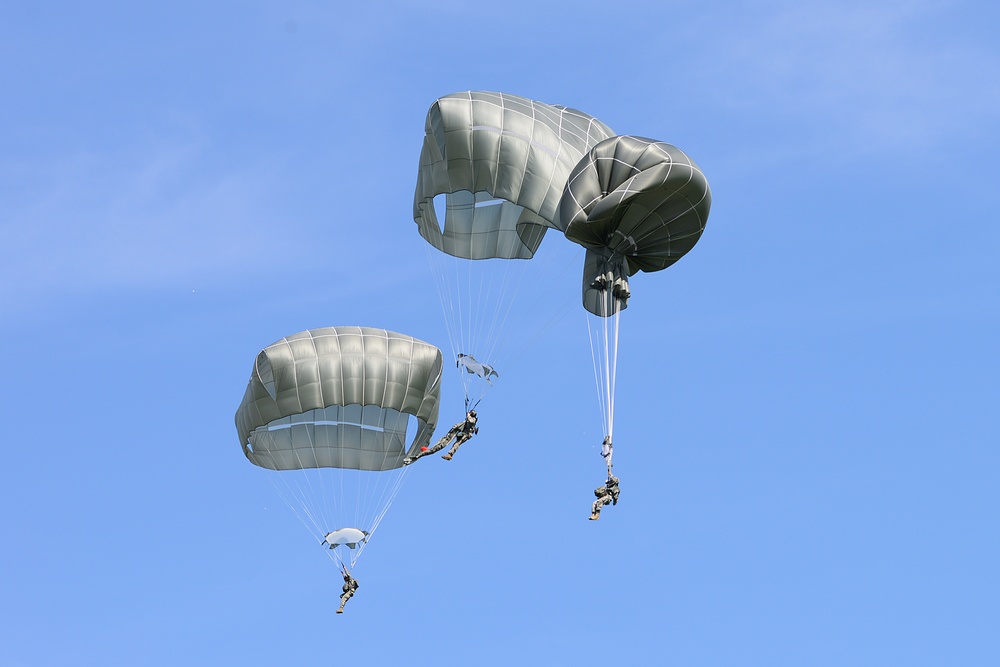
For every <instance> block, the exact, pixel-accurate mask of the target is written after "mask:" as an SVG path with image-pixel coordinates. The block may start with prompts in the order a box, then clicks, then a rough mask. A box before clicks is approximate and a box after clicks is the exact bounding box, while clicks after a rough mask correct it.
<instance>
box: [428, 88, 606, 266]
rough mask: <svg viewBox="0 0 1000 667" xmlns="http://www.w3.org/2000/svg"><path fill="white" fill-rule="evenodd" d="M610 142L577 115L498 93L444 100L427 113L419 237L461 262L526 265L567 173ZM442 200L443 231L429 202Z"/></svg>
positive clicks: (597, 125) (597, 124) (598, 126)
mask: <svg viewBox="0 0 1000 667" xmlns="http://www.w3.org/2000/svg"><path fill="white" fill-rule="evenodd" d="M613 135H614V132H613V131H612V130H611V128H609V127H608V126H607V125H605V124H604V123H602V122H601V121H599V120H597V119H596V118H594V117H593V116H589V115H587V114H585V113H583V112H581V111H577V110H575V109H569V108H567V107H564V106H558V105H552V104H545V103H543V102H536V101H534V100H529V99H526V98H524V97H518V96H517V95H510V94H507V93H491V92H484V91H469V92H464V93H455V94H452V95H447V96H445V97H442V98H441V99H439V100H437V101H436V102H434V104H432V105H431V108H430V110H429V111H428V112H427V123H426V128H425V135H424V145H423V149H422V150H421V152H420V168H419V172H418V174H417V188H416V193H415V194H414V201H413V218H414V220H416V222H417V226H418V229H419V231H420V235H421V236H423V237H424V238H425V239H426V240H427V241H428V242H429V243H430V244H431V245H433V246H434V247H435V248H437V249H438V250H441V251H443V252H446V253H448V254H449V255H453V256H455V257H461V258H464V259H490V258H494V257H498V258H503V259H528V258H530V257H532V256H533V255H534V253H535V250H537V248H538V245H539V244H540V243H541V242H542V238H543V236H544V234H545V229H546V228H547V227H555V226H557V225H556V215H557V209H558V206H559V198H560V197H561V196H562V191H563V187H564V186H565V184H566V180H567V178H568V177H569V175H570V172H571V171H572V169H573V167H574V166H575V165H576V164H577V162H579V161H580V159H581V158H582V157H583V156H584V155H585V154H586V153H587V151H588V150H590V148H591V147H593V146H595V145H596V144H597V143H598V142H600V141H602V140H604V139H607V138H608V137H611V136H613ZM442 194H443V195H446V202H445V220H444V226H443V227H442V226H441V224H440V221H439V220H438V215H437V212H436V211H435V209H434V198H435V197H436V196H438V195H442Z"/></svg>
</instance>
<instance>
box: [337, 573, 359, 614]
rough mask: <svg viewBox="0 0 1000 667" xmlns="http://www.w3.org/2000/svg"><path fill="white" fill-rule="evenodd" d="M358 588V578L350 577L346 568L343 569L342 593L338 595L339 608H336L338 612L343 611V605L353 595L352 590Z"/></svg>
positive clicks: (341, 612)
mask: <svg viewBox="0 0 1000 667" xmlns="http://www.w3.org/2000/svg"><path fill="white" fill-rule="evenodd" d="M356 590H358V580H357V579H355V578H354V577H352V576H351V575H350V574H349V573H348V572H347V570H344V587H343V591H344V594H343V595H341V596H340V609H338V610H337V613H338V614H343V613H344V605H345V604H347V601H348V600H350V599H351V597H353V595H354V591H356Z"/></svg>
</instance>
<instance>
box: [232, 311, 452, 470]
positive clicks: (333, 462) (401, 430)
mask: <svg viewBox="0 0 1000 667" xmlns="http://www.w3.org/2000/svg"><path fill="white" fill-rule="evenodd" d="M441 368H442V361H441V351H440V350H439V349H438V348H436V347H434V346H433V345H430V344H428V343H425V342H423V341H420V340H417V339H416V338H412V337H410V336H406V335H404V334H399V333H394V332H391V331H385V330H383V329H371V328H368V327H353V326H351V327H327V328H322V329H310V330H309V331H303V332H301V333H297V334H295V335H292V336H288V337H286V338H282V339H281V340H279V341H278V342H276V343H274V344H272V345H269V346H268V347H266V348H265V349H264V350H263V351H262V352H261V353H260V354H258V355H257V361H256V362H255V363H254V368H253V373H252V374H251V376H250V382H249V384H248V385H247V389H246V393H245V394H244V396H243V401H242V402H241V403H240V407H239V409H238V410H237V411H236V428H237V430H238V431H239V436H240V442H241V443H242V445H243V452H244V453H245V454H246V456H247V458H248V459H250V461H251V462H253V463H254V464H256V465H258V466H261V467H263V468H270V469H272V470H299V469H304V468H351V469H356V470H375V471H377V470H389V469H392V468H398V467H400V466H402V465H403V458H404V457H406V456H407V455H408V453H409V452H408V451H407V447H406V431H407V420H408V418H409V416H410V415H413V416H414V417H415V418H416V422H417V432H416V435H415V437H414V440H413V442H412V444H411V445H410V446H409V451H410V452H416V451H417V450H419V449H420V447H421V446H425V445H426V444H427V443H428V442H429V441H430V437H431V434H432V433H433V432H434V426H435V424H436V423H437V418H438V407H439V403H440V398H441Z"/></svg>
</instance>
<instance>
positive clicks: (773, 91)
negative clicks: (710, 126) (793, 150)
mask: <svg viewBox="0 0 1000 667" xmlns="http://www.w3.org/2000/svg"><path fill="white" fill-rule="evenodd" d="M975 14H976V11H975V8H973V7H970V6H969V5H968V3H961V2H952V1H949V0H917V1H912V0H907V1H899V2H882V3H871V2H847V3H833V4H831V3H820V2H788V3H778V4H759V3H752V6H748V7H744V8H743V9H742V10H741V11H740V12H739V13H737V14H734V15H732V16H730V17H729V19H728V20H725V21H721V22H720V24H719V25H714V26H713V27H712V28H711V29H710V34H712V38H711V41H712V44H711V45H710V46H711V48H712V49H713V58H712V59H710V61H709V62H708V63H706V67H707V68H709V69H710V70H711V71H712V76H711V81H712V86H711V91H712V93H711V94H712V95H713V96H714V97H715V98H716V99H717V100H719V101H721V102H722V103H724V104H726V105H727V106H729V107H730V108H732V109H734V110H742V111H743V112H744V113H747V114H751V115H754V116H760V115H766V116H768V117H770V118H773V119H775V120H778V121H781V122H787V123H789V124H791V125H793V126H796V125H797V126H800V127H802V128H803V129H807V130H811V131H812V136H813V137H814V139H813V140H812V141H811V145H810V147H809V149H810V150H830V151H839V152H841V153H846V154H856V153H857V152H859V151H864V150H872V149H874V150H882V149H886V148H890V149H891V148H899V147H901V146H914V147H918V148H927V147H933V146H938V145H941V144H944V143H947V142H949V141H953V140H956V139H959V140H960V139H965V138H975V137H979V136H990V135H992V132H987V129H986V128H987V127H989V126H992V125H994V124H995V123H996V121H997V120H998V119H1000V92H998V90H997V88H996V86H993V85H991V84H990V82H993V81H997V80H1000V54H998V52H997V50H996V48H995V47H994V46H992V38H990V39H987V38H986V35H985V33H982V32H981V31H980V30H978V29H977V24H976V23H975ZM962 21H966V22H965V23H964V26H965V27H964V29H963V30H959V31H956V30H953V29H950V30H940V31H939V30H937V27H938V25H939V24H940V23H941V22H949V23H950V24H951V25H954V24H955V23H961V22H962ZM706 28H707V26H706ZM963 32H964V33H965V34H963Z"/></svg>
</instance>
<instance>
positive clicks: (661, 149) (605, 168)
mask: <svg viewBox="0 0 1000 667" xmlns="http://www.w3.org/2000/svg"><path fill="white" fill-rule="evenodd" d="M711 205H712V193H711V191H710V190H709V187H708V181H707V180H706V179H705V175H704V174H702V172H701V169H699V168H698V165H696V164H695V163H694V161H693V160H692V159H691V158H689V157H688V156H687V155H686V154H685V153H684V152H683V151H681V150H680V149H678V148H676V147H674V146H671V145H670V144H666V143H663V142H660V141H654V140H652V139H644V138H642V137H633V136H627V135H626V136H619V137H613V138H610V139H607V140H605V141H602V142H601V143H599V144H597V145H596V146H594V147H593V148H592V149H591V150H590V152H589V153H588V154H587V156H586V157H585V158H584V159H582V160H581V161H580V163H579V164H577V165H576V167H575V168H574V169H573V172H572V174H571V175H570V177H569V182H568V183H567V184H566V190H565V192H564V193H563V196H562V199H561V201H560V203H559V224H560V229H562V230H563V231H564V232H565V234H566V237H567V238H569V239H570V240H571V241H575V242H576V243H579V244H580V245H583V246H584V247H586V248H587V257H586V259H585V261H584V276H583V304H584V307H585V308H586V309H587V310H588V311H590V312H591V313H593V314H595V315H599V316H602V317H606V316H607V315H609V314H611V313H613V312H617V311H619V310H621V309H623V308H624V307H625V306H626V304H627V301H628V295H629V291H628V277H629V276H631V275H634V274H635V273H637V272H638V271H647V272H652V271H660V270H662V269H665V268H667V267H668V266H670V265H671V264H673V263H674V262H676V261H677V260H678V259H680V258H681V257H682V256H684V254H685V253H686V252H687V251H688V250H690V249H691V248H692V247H694V244H695V243H697V242H698V239H699V238H700V237H701V233H702V231H704V229H705V223H706V221H707V220H708V212H709V209H710V208H711Z"/></svg>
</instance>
